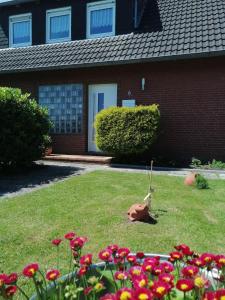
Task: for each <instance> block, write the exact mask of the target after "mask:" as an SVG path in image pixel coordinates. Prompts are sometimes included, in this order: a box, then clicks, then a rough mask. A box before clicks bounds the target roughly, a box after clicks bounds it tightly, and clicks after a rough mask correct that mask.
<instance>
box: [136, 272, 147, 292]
mask: <svg viewBox="0 0 225 300" xmlns="http://www.w3.org/2000/svg"><path fill="white" fill-rule="evenodd" d="M132 283H133V285H134V287H135V288H136V289H137V288H143V287H146V286H147V285H148V277H147V276H146V275H145V274H141V275H139V276H133V277H132Z"/></svg>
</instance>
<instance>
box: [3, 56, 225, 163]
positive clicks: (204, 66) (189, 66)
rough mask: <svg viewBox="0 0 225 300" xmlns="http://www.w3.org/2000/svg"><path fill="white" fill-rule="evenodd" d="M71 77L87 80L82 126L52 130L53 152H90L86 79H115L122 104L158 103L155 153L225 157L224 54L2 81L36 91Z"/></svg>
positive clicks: (35, 74) (181, 157) (184, 157)
mask: <svg viewBox="0 0 225 300" xmlns="http://www.w3.org/2000/svg"><path fill="white" fill-rule="evenodd" d="M143 77H144V78H145V79H146V87H145V90H144V91H142V90H141V78H143ZM70 82H71V83H72V82H73V83H83V84H84V91H85V92H84V108H83V109H84V111H83V115H84V120H83V132H82V134H80V135H55V136H53V140H54V145H53V149H54V151H55V152H58V153H69V154H83V153H86V152H87V128H88V127H87V125H88V124H87V114H88V101H87V100H88V92H87V90H88V85H89V84H95V83H96V84H98V83H117V84H118V105H121V103H122V100H123V99H136V101H137V104H138V105H140V104H143V105H148V104H152V103H158V104H159V106H160V111H161V129H160V134H159V138H158V140H157V141H156V143H155V145H154V147H153V152H154V153H155V154H157V155H162V156H164V157H169V158H176V159H177V160H183V161H184V160H190V159H191V157H198V158H202V159H212V158H216V159H221V160H225V60H224V58H208V59H201V60H188V61H187V60H186V61H176V62H160V63H145V64H134V65H124V66H109V67H99V68H88V69H74V70H61V71H46V72H33V73H20V74H11V75H10V76H9V75H1V76H0V85H7V86H16V87H21V88H22V89H23V90H24V91H29V92H31V93H32V95H33V96H34V97H38V86H39V85H41V84H57V83H58V84H61V83H70Z"/></svg>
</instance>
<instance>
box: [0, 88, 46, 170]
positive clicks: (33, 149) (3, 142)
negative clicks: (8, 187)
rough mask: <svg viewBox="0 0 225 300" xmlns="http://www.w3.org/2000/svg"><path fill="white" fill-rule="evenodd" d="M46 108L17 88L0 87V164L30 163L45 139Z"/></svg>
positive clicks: (41, 151) (38, 152)
mask: <svg viewBox="0 0 225 300" xmlns="http://www.w3.org/2000/svg"><path fill="white" fill-rule="evenodd" d="M50 128H51V123H50V121H49V118H48V112H47V111H46V110H45V109H43V108H41V107H40V106H39V105H38V104H37V102H36V101H35V100H32V99H30V95H29V94H23V93H22V92H21V90H20V89H13V88H0V167H17V166H25V165H26V166H27V165H30V164H31V163H32V162H33V161H34V160H37V159H40V158H41V157H42V155H43V153H44V151H45V148H46V146H47V144H48V143H49V139H50V138H49V135H48V133H49V130H50Z"/></svg>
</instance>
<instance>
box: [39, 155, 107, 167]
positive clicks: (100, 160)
mask: <svg viewBox="0 0 225 300" xmlns="http://www.w3.org/2000/svg"><path fill="white" fill-rule="evenodd" d="M44 160H51V161H65V162H67V161H69V162H83V163H92V164H107V165H109V164H110V163H111V161H112V157H110V156H100V155H68V154H51V155H47V156H45V157H44Z"/></svg>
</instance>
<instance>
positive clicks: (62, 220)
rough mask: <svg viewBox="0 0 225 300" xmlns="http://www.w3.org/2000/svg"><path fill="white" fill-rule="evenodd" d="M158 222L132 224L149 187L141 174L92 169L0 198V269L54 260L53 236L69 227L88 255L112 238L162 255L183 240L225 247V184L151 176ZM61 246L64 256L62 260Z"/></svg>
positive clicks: (193, 244)
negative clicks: (131, 214) (133, 210)
mask: <svg viewBox="0 0 225 300" xmlns="http://www.w3.org/2000/svg"><path fill="white" fill-rule="evenodd" d="M153 184H154V187H155V194H154V202H153V208H154V210H155V211H156V212H157V213H159V218H158V223H157V224H156V225H150V224H144V223H130V222H128V221H127V217H126V212H127V209H128V208H129V206H130V205H131V204H133V203H135V202H142V201H143V198H144V196H145V194H146V192H147V188H148V178H147V176H146V175H144V174H137V173H120V172H108V171H105V172H103V171H97V172H93V173H89V174H86V175H83V176H76V177H73V178H71V179H68V180H66V181H64V182H60V183H57V184H54V185H52V186H50V187H48V188H43V189H41V190H38V191H35V192H33V193H30V194H26V195H23V196H20V197H15V198H13V199H9V200H5V199H3V200H2V201H0V270H4V271H7V272H9V271H14V270H15V271H21V269H22V267H23V266H24V265H25V264H26V263H28V262H33V261H39V262H40V264H41V265H42V266H46V265H48V266H49V267H51V266H53V265H54V263H53V262H54V261H55V251H54V250H55V249H54V248H53V247H52V245H51V243H50V241H51V239H53V238H55V237H60V236H62V235H63V234H64V233H66V232H67V231H71V230H74V231H76V232H77V233H78V234H81V235H85V236H88V237H89V243H88V244H87V246H86V247H85V252H87V251H92V252H94V253H95V254H96V253H97V252H98V251H99V250H100V249H101V248H102V247H104V246H106V245H108V244H109V243H118V244H120V245H122V246H128V247H130V248H132V250H133V251H137V250H143V251H145V252H154V253H156V252H157V253H167V252H168V251H170V250H171V248H172V247H173V245H175V244H179V243H187V244H189V245H190V246H191V247H192V248H194V249H196V250H197V251H199V252H202V251H214V252H217V253H219V252H221V253H224V252H225V182H224V181H222V180H221V181H220V180H215V181H210V189H209V190H197V189H195V188H191V187H186V186H184V185H183V178H179V177H171V176H154V179H153ZM65 254H66V250H65V249H64V248H63V253H62V261H65V260H66V255H65Z"/></svg>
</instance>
